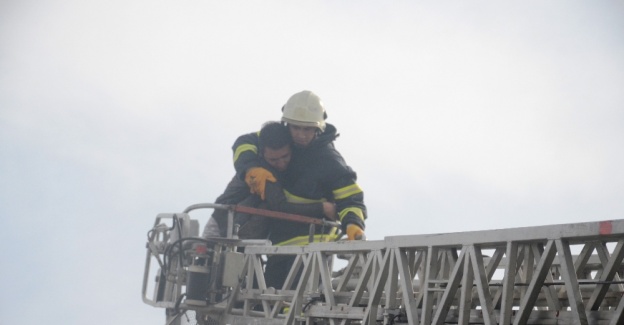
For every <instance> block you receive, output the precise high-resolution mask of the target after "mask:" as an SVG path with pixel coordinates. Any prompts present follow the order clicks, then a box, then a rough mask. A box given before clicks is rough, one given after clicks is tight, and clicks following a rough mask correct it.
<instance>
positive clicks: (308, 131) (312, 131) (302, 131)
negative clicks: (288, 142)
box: [288, 124, 316, 148]
mask: <svg viewBox="0 0 624 325" xmlns="http://www.w3.org/2000/svg"><path fill="white" fill-rule="evenodd" d="M288 129H289V130H290V135H291V136H292V139H293V142H294V143H295V145H296V146H297V147H301V148H305V147H307V146H308V145H309V144H310V142H312V140H314V138H316V128H315V127H312V126H299V125H292V124H289V125H288Z"/></svg>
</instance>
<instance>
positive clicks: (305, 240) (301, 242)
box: [274, 228, 338, 246]
mask: <svg viewBox="0 0 624 325" xmlns="http://www.w3.org/2000/svg"><path fill="white" fill-rule="evenodd" d="M337 230H338V229H337V228H332V230H331V231H330V232H329V234H316V235H314V242H315V243H328V242H331V241H335V240H336V238H338V234H337ZM309 243H310V236H297V237H293V238H291V239H289V240H285V241H283V242H280V243H277V244H275V245H274V246H305V245H307V244H309Z"/></svg>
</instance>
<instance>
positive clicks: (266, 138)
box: [258, 121, 292, 153]
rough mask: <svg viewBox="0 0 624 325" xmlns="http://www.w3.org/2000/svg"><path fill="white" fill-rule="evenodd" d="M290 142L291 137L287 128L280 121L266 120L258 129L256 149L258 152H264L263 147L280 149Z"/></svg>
mask: <svg viewBox="0 0 624 325" xmlns="http://www.w3.org/2000/svg"><path fill="white" fill-rule="evenodd" d="M291 143H292V137H291V136H290V131H288V128H287V127H286V126H285V125H283V124H282V123H280V122H273V121H271V122H266V123H264V125H262V129H260V135H259V136H258V149H259V150H260V153H263V152H264V148H266V147H268V148H271V149H275V150H276V149H281V148H283V147H284V146H287V145H290V144H291Z"/></svg>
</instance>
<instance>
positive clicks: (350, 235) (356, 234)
mask: <svg viewBox="0 0 624 325" xmlns="http://www.w3.org/2000/svg"><path fill="white" fill-rule="evenodd" d="M347 239H349V240H364V239H366V235H364V230H362V228H360V226H358V225H356V224H349V225H347Z"/></svg>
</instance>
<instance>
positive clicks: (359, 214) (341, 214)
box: [338, 207, 364, 222]
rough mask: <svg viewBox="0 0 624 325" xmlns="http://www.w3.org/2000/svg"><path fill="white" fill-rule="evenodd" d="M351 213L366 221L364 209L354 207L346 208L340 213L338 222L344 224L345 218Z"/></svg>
mask: <svg viewBox="0 0 624 325" xmlns="http://www.w3.org/2000/svg"><path fill="white" fill-rule="evenodd" d="M349 212H353V213H354V214H355V215H356V216H358V217H360V219H362V220H364V212H362V209H360V208H354V207H351V208H346V209H343V210H342V211H340V212H339V213H338V220H340V221H341V222H342V218H344V217H345V216H346V215H347V213H349Z"/></svg>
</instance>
